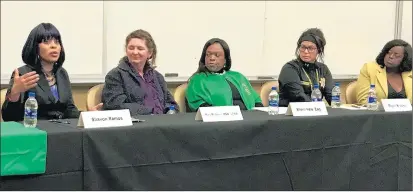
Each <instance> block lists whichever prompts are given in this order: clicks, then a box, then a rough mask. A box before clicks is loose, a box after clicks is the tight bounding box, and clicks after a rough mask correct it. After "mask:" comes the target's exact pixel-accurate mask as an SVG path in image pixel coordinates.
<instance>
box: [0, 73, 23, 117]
mask: <svg viewBox="0 0 413 192" xmlns="http://www.w3.org/2000/svg"><path fill="white" fill-rule="evenodd" d="M19 72H20V71H19ZM20 75H22V74H20ZM13 78H14V72H12V76H11V78H10V82H9V87H8V89H7V93H6V98H5V100H4V103H3V106H2V108H1V114H2V117H3V120H4V121H22V120H23V116H24V114H23V111H24V102H25V98H24V96H25V95H24V93H21V94H20V98H19V100H17V101H16V102H10V101H9V100H8V99H7V97H8V95H9V94H10V91H11V88H12V87H13V83H14V81H13Z"/></svg>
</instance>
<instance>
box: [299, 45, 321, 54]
mask: <svg viewBox="0 0 413 192" xmlns="http://www.w3.org/2000/svg"><path fill="white" fill-rule="evenodd" d="M299 49H300V51H301V52H305V50H307V51H308V52H309V53H313V52H314V51H315V50H317V47H311V46H309V47H307V46H300V48H299Z"/></svg>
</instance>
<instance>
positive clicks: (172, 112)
mask: <svg viewBox="0 0 413 192" xmlns="http://www.w3.org/2000/svg"><path fill="white" fill-rule="evenodd" d="M166 114H169V115H173V114H176V110H175V106H174V105H171V106H170V107H169V111H168V112H167V113H166Z"/></svg>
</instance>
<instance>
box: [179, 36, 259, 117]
mask: <svg viewBox="0 0 413 192" xmlns="http://www.w3.org/2000/svg"><path fill="white" fill-rule="evenodd" d="M230 69H231V54H230V50H229V46H228V44H227V43H226V42H225V41H224V40H222V39H218V38H213V39H210V40H209V41H208V42H206V44H205V46H204V48H203V50H202V55H201V58H200V60H199V67H198V70H197V71H196V72H195V74H194V75H193V76H192V77H191V78H190V79H189V83H188V88H187V90H186V99H187V106H188V108H187V110H189V111H191V112H195V111H197V110H198V108H199V107H208V106H232V105H238V106H239V107H240V109H241V110H251V109H252V108H254V107H262V106H263V105H262V102H261V99H260V97H259V95H258V94H257V92H256V91H255V90H254V89H253V88H252V86H251V84H250V82H249V81H248V79H247V78H246V77H245V76H244V75H242V74H241V73H239V72H236V71H232V70H230Z"/></svg>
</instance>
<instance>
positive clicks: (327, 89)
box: [323, 65, 334, 105]
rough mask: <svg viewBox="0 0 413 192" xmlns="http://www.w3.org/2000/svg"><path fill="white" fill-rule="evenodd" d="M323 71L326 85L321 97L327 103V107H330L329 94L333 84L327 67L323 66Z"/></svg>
mask: <svg viewBox="0 0 413 192" xmlns="http://www.w3.org/2000/svg"><path fill="white" fill-rule="evenodd" d="M323 66H324V67H323V70H324V78H325V80H326V82H325V83H326V85H325V87H324V90H323V95H324V98H325V100H326V101H327V102H328V104H329V105H331V92H332V90H333V87H334V82H333V77H332V75H331V72H330V70H329V69H328V67H327V65H323Z"/></svg>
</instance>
